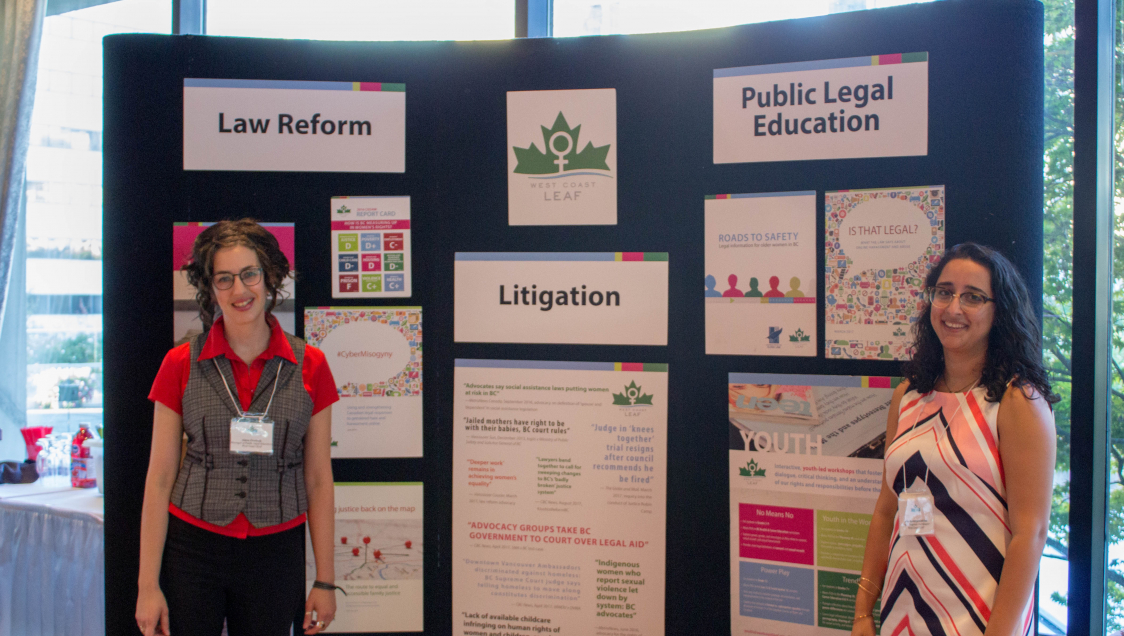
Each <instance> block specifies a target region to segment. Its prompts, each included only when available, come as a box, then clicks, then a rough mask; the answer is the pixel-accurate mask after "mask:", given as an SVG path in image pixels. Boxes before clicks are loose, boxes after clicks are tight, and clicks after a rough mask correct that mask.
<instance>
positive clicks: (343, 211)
mask: <svg viewBox="0 0 1124 636" xmlns="http://www.w3.org/2000/svg"><path fill="white" fill-rule="evenodd" d="M348 212H351V210H350V209H348V207H347V206H346V205H341V206H340V209H338V210H336V214H347V213H348Z"/></svg>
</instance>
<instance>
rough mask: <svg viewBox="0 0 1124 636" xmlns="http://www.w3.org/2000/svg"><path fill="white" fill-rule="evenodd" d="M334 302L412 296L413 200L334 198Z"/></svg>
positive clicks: (402, 198)
mask: <svg viewBox="0 0 1124 636" xmlns="http://www.w3.org/2000/svg"><path fill="white" fill-rule="evenodd" d="M331 207H332V211H331V216H332V298H409V297H410V296H412V295H413V293H414V291H413V272H414V266H413V262H412V260H411V256H410V197H332V206H331Z"/></svg>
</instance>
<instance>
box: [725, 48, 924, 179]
mask: <svg viewBox="0 0 1124 636" xmlns="http://www.w3.org/2000/svg"><path fill="white" fill-rule="evenodd" d="M927 154H929V54H928V53H925V52H920V53H893V54H889V55H873V56H865V57H851V58H842V59H835V60H813V61H808V62H791V63H785V64H768V65H763V66H742V67H738V68H720V69H716V70H715V71H714V163H747V162H759V161H796V160H804V159H849V158H857V157H905V156H916V155H927Z"/></svg>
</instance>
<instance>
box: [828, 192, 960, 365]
mask: <svg viewBox="0 0 1124 636" xmlns="http://www.w3.org/2000/svg"><path fill="white" fill-rule="evenodd" d="M824 215H825V217H826V223H825V231H824V234H825V237H824V246H825V248H824V249H825V259H824V265H825V267H824V270H825V279H826V280H825V285H824V290H825V292H824V293H825V296H826V300H825V302H824V314H825V316H824V332H825V343H824V349H825V354H826V356H827V357H828V358H844V359H857V360H906V359H908V358H909V346H910V343H911V342H912V336H911V335H910V328H911V326H912V325H913V323H914V322H915V321H916V320H917V302H918V300H920V299H921V292H922V285H923V284H924V281H925V277H926V276H927V275H928V274H929V269H930V268H932V266H933V265H935V264H936V263H937V262H938V261H940V259H941V255H943V254H944V248H945V222H944V221H945V189H944V186H923V187H917V188H887V189H881V190H840V191H838V192H828V193H826V194H825V195H824Z"/></svg>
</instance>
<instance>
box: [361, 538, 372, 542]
mask: <svg viewBox="0 0 1124 636" xmlns="http://www.w3.org/2000/svg"><path fill="white" fill-rule="evenodd" d="M370 542H371V537H363V543H370Z"/></svg>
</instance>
